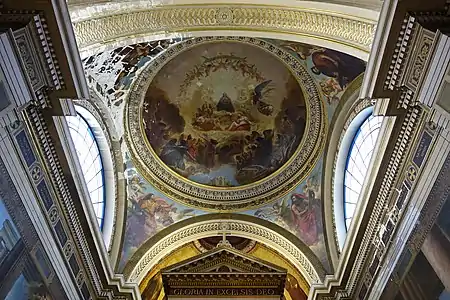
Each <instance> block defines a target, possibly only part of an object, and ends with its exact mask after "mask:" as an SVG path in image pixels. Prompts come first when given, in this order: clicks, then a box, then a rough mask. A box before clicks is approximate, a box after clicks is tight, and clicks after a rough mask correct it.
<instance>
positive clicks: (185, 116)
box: [142, 42, 306, 187]
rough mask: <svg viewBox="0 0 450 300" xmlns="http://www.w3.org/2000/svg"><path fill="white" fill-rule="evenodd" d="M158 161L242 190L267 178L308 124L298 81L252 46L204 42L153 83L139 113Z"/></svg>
mask: <svg viewBox="0 0 450 300" xmlns="http://www.w3.org/2000/svg"><path fill="white" fill-rule="evenodd" d="M142 119H143V126H144V130H145V135H146V138H147V140H148V142H149V143H150V145H151V147H152V148H153V151H154V152H155V153H156V155H158V157H159V158H160V159H161V161H162V162H163V163H164V164H165V165H167V166H168V167H170V168H171V169H172V170H174V171H175V172H177V173H178V174H179V175H181V176H183V177H184V178H186V179H189V180H192V181H194V182H197V183H201V184H205V185H210V186H222V187H223V186H241V185H245V184H250V183H254V182H255V181H258V180H260V179H262V178H265V177H267V176H269V175H271V174H272V173H274V172H275V171H276V170H278V169H279V168H280V167H281V166H282V165H284V164H285V163H286V162H287V161H288V159H289V158H290V157H291V156H292V155H293V154H294V152H295V151H296V150H297V148H298V145H299V144H300V141H301V139H302V137H303V133H304V131H305V126H306V105H305V100H304V96H303V92H302V90H301V88H300V85H299V83H298V82H297V80H296V79H295V77H294V76H293V75H292V73H291V72H290V70H289V69H288V68H287V67H286V66H285V65H284V64H283V63H282V62H281V61H280V60H279V59H278V58H277V57H275V56H274V55H272V54H270V53H269V52H267V51H264V50H262V49H259V48H255V47H254V46H251V45H247V44H242V43H236V42H234V43H233V42H222V43H214V44H210V43H208V44H202V45H199V46H197V47H194V48H191V49H189V50H187V51H185V52H183V53H181V54H179V55H178V56H176V57H175V58H173V59H172V60H171V61H169V62H168V63H167V64H166V65H164V67H162V68H161V70H160V71H159V72H158V74H157V75H156V76H155V77H154V78H153V80H152V83H151V84H150V87H149V88H148V90H147V92H146V94H145V98H144V103H143V110H142Z"/></svg>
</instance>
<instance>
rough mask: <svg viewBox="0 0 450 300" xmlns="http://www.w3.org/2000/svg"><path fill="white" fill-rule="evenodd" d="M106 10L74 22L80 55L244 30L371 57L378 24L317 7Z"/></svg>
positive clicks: (209, 7)
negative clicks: (310, 40) (176, 35)
mask: <svg viewBox="0 0 450 300" xmlns="http://www.w3.org/2000/svg"><path fill="white" fill-rule="evenodd" d="M120 12H121V13H119V12H118V11H112V12H108V11H106V12H104V13H102V14H97V15H95V16H94V17H91V18H87V19H84V20H80V21H76V22H74V24H73V26H74V31H75V35H76V38H77V42H78V47H79V48H80V51H81V52H83V51H85V50H86V49H87V48H89V47H100V46H101V47H105V46H106V45H116V46H117V45H118V43H119V42H120V41H128V42H125V43H122V44H127V43H128V44H131V43H136V42H137V40H139V37H145V39H150V38H151V37H152V36H158V35H159V36H160V37H161V36H166V37H167V36H168V35H170V34H173V33H185V34H186V33H191V32H198V31H216V30H222V31H233V32H235V33H236V35H239V34H240V33H242V32H244V31H251V32H256V33H255V34H254V35H255V36H257V35H258V34H257V32H266V33H275V34H280V35H281V34H290V35H294V36H303V37H305V36H306V37H312V38H316V39H319V40H327V41H329V42H331V43H335V44H338V45H342V46H343V47H347V48H353V49H354V50H355V51H362V52H366V53H368V52H369V51H370V46H371V44H372V41H373V37H374V33H375V28H376V21H374V20H369V19H364V18H361V17H358V16H352V15H345V14H342V13H337V12H333V11H326V10H319V9H313V8H289V7H281V6H272V5H244V4H233V5H232V6H230V5H225V4H221V5H217V4H203V5H165V6H162V7H154V8H150V9H149V8H147V9H139V8H135V9H130V10H129V11H128V12H125V13H123V10H120Z"/></svg>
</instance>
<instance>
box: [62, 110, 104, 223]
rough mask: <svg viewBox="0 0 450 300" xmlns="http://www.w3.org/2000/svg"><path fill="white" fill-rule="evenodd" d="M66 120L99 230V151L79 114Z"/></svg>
mask: <svg viewBox="0 0 450 300" xmlns="http://www.w3.org/2000/svg"><path fill="white" fill-rule="evenodd" d="M66 120H67V124H68V126H69V130H70V135H71V137H72V141H73V143H74V146H75V150H76V152H77V156H78V160H79V162H80V166H81V170H82V171H83V176H84V180H85V181H86V186H87V189H88V191H89V196H90V197H91V201H92V203H93V205H94V211H95V215H96V216H97V221H98V224H99V226H100V228H101V227H102V225H103V218H104V210H105V199H104V194H105V193H104V172H103V164H102V158H101V156H100V150H99V147H98V144H97V141H96V139H95V135H94V132H93V130H92V128H91V127H90V126H89V124H88V123H87V121H86V120H85V119H84V118H83V116H81V115H80V113H78V115H77V116H76V117H73V116H71V117H66Z"/></svg>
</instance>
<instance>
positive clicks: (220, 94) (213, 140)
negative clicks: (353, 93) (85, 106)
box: [84, 40, 365, 270]
mask: <svg viewBox="0 0 450 300" xmlns="http://www.w3.org/2000/svg"><path fill="white" fill-rule="evenodd" d="M186 41H187V40H185V41H182V40H165V41H157V42H152V43H146V44H139V45H132V46H128V47H124V48H120V49H116V50H115V51H112V52H107V53H106V52H105V53H100V54H98V55H96V56H95V57H91V58H88V59H86V60H84V65H85V70H86V77H87V78H88V81H89V85H90V87H91V88H92V89H93V90H94V92H95V93H96V94H97V95H98V96H99V98H100V99H102V100H103V101H104V102H105V104H106V105H107V106H108V107H109V109H110V111H111V116H112V118H113V119H114V121H115V122H116V125H117V131H118V132H119V134H120V135H122V134H124V132H125V131H126V130H127V129H126V128H124V124H125V122H126V117H125V116H124V112H125V111H127V110H126V103H127V101H128V100H127V99H128V97H130V98H132V97H133V93H136V94H135V95H134V96H135V97H136V98H137V95H139V97H140V98H139V101H141V102H140V103H141V104H142V105H140V106H139V107H137V109H138V110H137V113H136V116H141V117H139V118H136V119H137V120H136V122H138V123H139V124H140V125H139V126H140V127H141V128H140V129H139V131H136V132H132V133H131V135H133V134H135V135H136V136H137V137H143V140H144V143H143V144H144V145H145V146H146V148H142V151H140V152H139V153H142V152H146V155H149V156H150V155H151V156H152V157H154V159H155V161H157V162H158V164H157V166H158V168H160V169H164V170H166V171H167V172H168V173H170V174H171V175H172V176H174V178H177V180H179V182H180V183H183V184H187V183H189V184H191V186H193V187H200V188H202V189H206V190H213V191H216V190H217V191H224V190H225V191H227V190H231V191H234V190H236V191H239V190H242V189H246V188H248V187H252V186H255V185H257V184H259V183H260V182H264V180H267V178H270V177H271V176H272V177H274V176H278V175H277V174H279V173H280V170H283V169H286V168H289V164H290V163H291V162H292V160H293V157H294V158H295V156H298V155H299V153H300V152H301V151H300V150H301V148H302V147H304V144H306V145H308V143H310V144H314V142H311V141H310V140H308V136H307V133H308V130H311V129H310V127H312V125H311V124H313V122H312V121H311V120H312V115H311V114H314V110H313V109H311V106H312V104H311V103H312V102H313V101H314V99H313V98H314V97H313V96H311V95H312V94H311V93H308V92H310V91H311V90H316V91H317V96H318V99H319V100H320V102H321V104H320V105H321V107H322V108H323V111H320V110H318V112H319V113H320V114H321V115H322V116H323V118H324V119H325V120H323V123H324V124H326V123H328V122H329V121H330V120H331V118H332V116H333V114H334V112H335V109H336V107H337V105H338V104H339V102H340V100H341V96H342V94H343V92H344V91H345V89H346V88H347V86H348V85H349V84H350V83H351V82H352V81H353V80H354V79H355V78H356V77H357V76H359V75H360V74H361V73H362V72H364V69H365V64H364V62H362V61H360V60H358V59H356V58H353V57H351V56H348V55H345V54H342V53H339V52H336V51H333V50H330V49H324V48H319V47H315V46H311V45H304V44H300V43H294V42H288V41H282V40H263V42H262V43H263V44H264V45H269V46H270V45H272V46H273V47H274V48H273V49H276V50H278V49H281V52H280V54H279V55H277V54H273V52H270V53H269V52H268V51H266V50H264V49H266V48H264V47H254V46H251V45H248V44H245V43H244V44H242V43H241V44H239V45H238V44H237V42H236V41H228V42H226V43H225V42H224V41H219V42H217V43H209V44H208V45H207V44H203V45H202V44H200V46H197V47H194V46H192V47H187V49H183V50H185V51H179V52H180V53H178V54H177V53H174V52H177V51H176V47H178V46H179V45H180V44H183V43H184V42H186ZM257 41H259V40H257ZM170 46H172V47H170ZM166 49H169V50H167V51H165V50H166ZM171 49H175V50H171ZM255 49H256V50H255ZM171 51H172V52H171ZM158 54H159V55H158ZM183 55H184V56H183ZM163 56H166V57H163ZM280 57H283V58H280ZM172 58H173V59H172ZM158 59H163V60H160V61H158ZM283 59H284V60H283ZM286 59H287V60H286ZM289 61H290V63H289ZM155 62H158V64H157V66H156V67H155V65H152V64H154V63H155ZM162 62H163V63H162ZM290 64H291V65H293V64H295V65H298V67H292V66H291V65H290ZM149 66H153V67H154V68H156V69H155V72H154V74H151V76H150V75H149V74H147V73H145V72H146V71H145V70H147V69H148V68H149ZM301 71H304V72H305V73H302V72H301ZM306 73H307V74H306ZM303 75H304V76H303ZM139 78H143V79H142V82H144V83H146V84H144V85H143V86H145V87H146V88H140V90H138V92H139V93H138V94H137V91H135V90H133V86H137V84H136V83H135V82H137V81H139ZM136 79H138V80H136ZM305 81H308V82H305ZM305 106H306V108H307V109H306V112H305V109H304V108H305ZM146 110H147V111H146ZM157 112H158V113H157ZM160 112H163V113H160ZM302 118H304V119H305V121H304V122H305V125H304V128H302V126H303V125H302V124H301V123H302ZM154 126H155V127H154ZM158 126H159V127H158ZM141 129H142V130H141ZM146 129H147V130H146ZM160 129H161V130H160ZM326 129H327V128H319V129H318V130H319V131H320V132H322V133H326V132H327V130H326ZM143 132H144V134H143ZM283 135H286V137H283ZM125 140H126V138H124V139H123V142H122V149H123V153H124V158H125V166H126V172H125V178H126V180H127V196H128V211H127V224H126V230H125V239H124V244H123V251H122V256H121V261H120V269H123V267H124V266H125V264H126V263H127V261H128V260H129V259H130V257H131V256H132V255H133V254H134V253H135V252H136V250H137V249H138V248H139V247H140V246H141V245H142V244H143V243H144V242H145V241H146V240H147V239H148V238H150V237H152V236H154V235H155V234H156V233H157V232H159V231H160V230H162V229H163V228H166V227H168V226H170V225H171V224H174V223H176V222H178V221H180V220H183V219H186V218H190V217H194V216H198V215H202V214H206V213H208V209H206V210H205V209H204V208H199V207H201V206H197V207H193V206H191V205H186V202H185V201H181V200H180V198H177V197H175V196H174V195H171V194H168V193H166V192H165V191H162V189H161V186H160V185H158V183H157V181H155V179H154V178H153V177H151V176H148V175H149V174H147V173H146V172H142V166H141V162H139V159H137V158H136V157H135V154H136V151H135V150H136V149H132V150H133V151H131V150H130V148H129V145H130V144H127V143H125ZM305 141H306V142H305ZM213 146H214V150H213ZM311 148H312V147H311ZM206 149H208V151H209V152H208V151H206ZM316 152H317V157H316V158H315V159H314V160H311V161H309V165H310V167H309V168H308V169H305V170H303V172H304V173H303V176H302V177H301V180H297V181H295V184H294V185H290V186H289V188H288V190H289V192H288V193H287V194H286V193H285V192H284V193H282V194H279V196H276V197H275V196H273V197H271V198H270V199H269V200H270V201H266V202H264V203H261V204H262V205H257V206H253V207H252V206H251V205H249V206H248V208H247V209H245V207H244V208H241V209H239V211H240V212H239V213H242V214H248V215H252V216H256V217H259V218H262V219H266V220H269V221H271V222H273V223H275V224H277V225H279V226H281V227H283V228H285V229H287V230H288V231H290V232H291V233H293V234H295V235H296V236H297V237H298V238H299V239H300V240H301V241H302V242H303V243H305V244H306V245H307V246H309V247H310V248H311V250H312V251H313V252H314V253H315V255H316V256H317V257H318V258H319V260H320V261H321V262H322V263H323V265H324V267H325V269H328V270H329V268H330V264H329V261H328V256H327V250H326V244H325V240H326V239H325V238H324V233H323V220H322V218H323V216H322V211H323V207H322V204H323V199H322V192H321V191H322V188H323V186H322V182H321V178H322V173H323V147H322V148H321V147H319V146H317V147H316ZM245 153H247V154H245ZM263 153H266V155H265V156H264V155H263ZM267 153H272V155H267ZM281 153H282V155H281ZM246 155H248V156H249V157H248V158H247V159H245V156H246ZM261 166H262V168H261ZM261 169H264V170H263V171H262V172H263V173H260V172H261ZM218 170H219V171H218ZM244 171H245V172H244ZM264 172H266V173H264ZM242 174H246V175H242ZM274 174H275V175H274ZM241 175H242V176H241ZM222 201H223V200H222ZM216 211H217V210H216ZM197 250H198V249H197Z"/></svg>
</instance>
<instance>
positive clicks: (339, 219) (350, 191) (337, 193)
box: [333, 107, 383, 249]
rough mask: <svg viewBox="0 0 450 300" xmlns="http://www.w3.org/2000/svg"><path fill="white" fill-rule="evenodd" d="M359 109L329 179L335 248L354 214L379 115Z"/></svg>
mask: <svg viewBox="0 0 450 300" xmlns="http://www.w3.org/2000/svg"><path fill="white" fill-rule="evenodd" d="M372 111H373V108H372V107H368V108H366V109H364V110H362V111H361V112H360V113H359V114H358V115H357V116H356V117H355V118H353V120H352V121H351V122H350V124H349V126H348V127H347V129H346V131H345V133H344V135H343V137H342V140H341V143H340V146H339V151H338V155H337V159H336V163H335V164H336V168H335V172H334V180H333V203H334V220H335V225H336V234H337V239H338V244H339V247H340V248H341V249H342V248H343V247H344V243H345V239H346V237H347V230H348V229H349V228H350V224H351V222H352V219H353V215H354V213H355V209H356V205H357V202H358V198H359V194H360V193H361V190H362V186H363V184H364V180H365V178H366V175H367V172H368V168H369V164H370V161H371V159H372V154H373V152H374V148H375V144H376V141H377V137H378V134H379V131H380V128H381V123H382V121H383V117H377V116H373V115H372Z"/></svg>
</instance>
